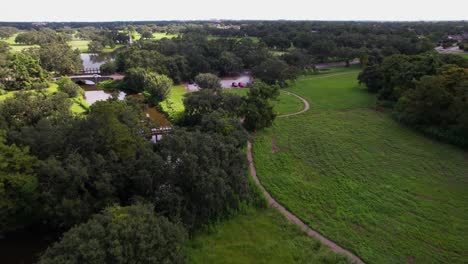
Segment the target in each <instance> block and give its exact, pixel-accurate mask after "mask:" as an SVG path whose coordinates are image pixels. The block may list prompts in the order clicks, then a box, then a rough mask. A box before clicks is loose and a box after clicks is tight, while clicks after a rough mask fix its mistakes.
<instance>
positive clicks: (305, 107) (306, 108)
mask: <svg viewBox="0 0 468 264" xmlns="http://www.w3.org/2000/svg"><path fill="white" fill-rule="evenodd" d="M285 93H286V94H288V95H292V96H295V97H297V98H299V100H301V101H302V102H303V103H304V109H302V110H301V111H299V112H295V113H290V114H282V115H278V117H288V116H294V115H300V114H302V113H305V112H307V111H309V109H310V104H309V102H308V101H307V100H306V99H304V98H302V97H300V96H299V95H297V94H295V93H291V92H286V91H285Z"/></svg>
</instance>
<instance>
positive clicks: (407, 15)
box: [0, 0, 468, 21]
mask: <svg viewBox="0 0 468 264" xmlns="http://www.w3.org/2000/svg"><path fill="white" fill-rule="evenodd" d="M214 18H217V19H236V20H242V19H268V20H272V19H288V20H468V0H450V1H441V0H438V1H435V0H319V1H316V0H234V1H226V0H191V1H190V0H163V1H161V0H124V1H122V0H74V1H69V0H2V3H1V4H0V21H135V20H207V19H214Z"/></svg>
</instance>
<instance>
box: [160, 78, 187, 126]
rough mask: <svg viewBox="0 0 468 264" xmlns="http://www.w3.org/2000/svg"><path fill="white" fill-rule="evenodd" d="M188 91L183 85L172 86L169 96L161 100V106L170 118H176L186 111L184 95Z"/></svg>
mask: <svg viewBox="0 0 468 264" xmlns="http://www.w3.org/2000/svg"><path fill="white" fill-rule="evenodd" d="M186 93H187V92H186V91H185V87H184V86H183V85H176V86H174V87H172V90H171V94H170V95H169V98H167V99H166V100H165V101H163V102H161V108H162V110H163V111H164V112H166V113H167V114H168V115H169V118H170V119H172V120H175V119H177V118H179V117H180V115H181V114H182V113H183V112H184V109H185V108H184V96H185V94H186Z"/></svg>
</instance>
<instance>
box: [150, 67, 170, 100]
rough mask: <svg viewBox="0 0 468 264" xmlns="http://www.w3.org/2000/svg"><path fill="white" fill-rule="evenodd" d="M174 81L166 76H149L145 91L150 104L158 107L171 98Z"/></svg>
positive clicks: (153, 74) (152, 74)
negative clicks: (168, 97)
mask: <svg viewBox="0 0 468 264" xmlns="http://www.w3.org/2000/svg"><path fill="white" fill-rule="evenodd" d="M171 89H172V80H171V79H170V78H169V77H167V76H166V75H162V74H161V75H160V74H155V73H151V74H148V76H147V80H146V82H145V86H144V90H145V94H146V95H147V97H148V101H149V102H150V104H153V105H157V104H159V103H160V102H162V101H164V100H165V99H166V98H167V96H169V94H170V92H171Z"/></svg>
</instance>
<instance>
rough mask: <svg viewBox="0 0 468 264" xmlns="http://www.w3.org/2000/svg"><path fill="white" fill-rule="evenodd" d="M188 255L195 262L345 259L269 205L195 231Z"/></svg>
mask: <svg viewBox="0 0 468 264" xmlns="http://www.w3.org/2000/svg"><path fill="white" fill-rule="evenodd" d="M188 255H189V260H190V263H194V264H196V263H230V264H236V263H239V264H244V263H256V264H257V263H278V264H283V263H347V260H346V257H344V256H341V255H336V254H334V253H332V252H331V251H330V250H329V249H328V248H326V247H325V246H323V245H322V244H321V243H320V242H318V241H317V240H313V239H311V238H309V237H308V236H307V235H305V233H303V232H302V231H301V230H299V229H298V228H297V227H296V226H294V225H292V224H291V223H289V222H287V220H286V219H285V218H284V217H283V216H282V215H280V214H279V212H277V211H276V210H275V209H271V208H269V209H253V208H250V209H249V210H248V212H246V213H240V214H239V215H237V216H235V217H233V218H232V219H229V220H226V221H224V222H221V223H220V224H218V225H216V226H215V227H213V228H212V229H211V230H210V231H206V232H203V233H200V234H197V235H195V236H194V238H193V239H192V240H191V241H190V245H189V250H188Z"/></svg>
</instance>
